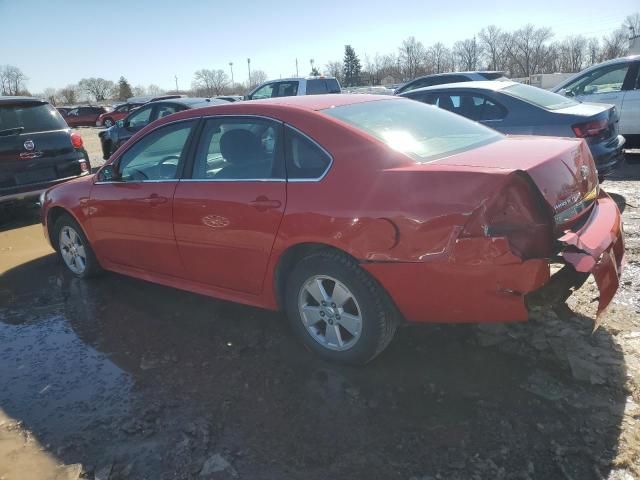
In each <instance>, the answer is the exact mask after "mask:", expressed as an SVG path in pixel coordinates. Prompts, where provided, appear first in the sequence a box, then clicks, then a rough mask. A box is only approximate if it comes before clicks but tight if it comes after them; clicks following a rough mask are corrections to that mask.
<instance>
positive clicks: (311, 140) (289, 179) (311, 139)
mask: <svg viewBox="0 0 640 480" xmlns="http://www.w3.org/2000/svg"><path fill="white" fill-rule="evenodd" d="M284 125H285V127H288V128H290V129H292V130H294V131H295V132H297V133H298V134H300V135H302V136H303V137H304V138H306V139H307V140H309V141H310V142H311V143H313V144H314V145H315V146H316V147H318V148H319V149H320V150H322V151H323V152H324V153H325V155H327V157H329V165H327V168H325V169H324V172H322V175H320V176H319V177H315V178H289V175H288V174H287V182H293V183H309V182H321V181H322V180H323V179H324V177H326V176H327V174H328V173H329V170H331V167H332V166H333V155H331V154H330V153H329V152H328V151H327V149H326V148H324V147H323V146H322V145H320V144H319V143H318V142H316V141H315V140H314V139H313V138H311V137H310V136H309V135H307V134H306V133H304V132H302V131H300V130H299V129H297V128H296V127H294V126H293V125H290V124H288V123H285V124H284ZM285 155H286V149H285ZM285 167H286V158H285Z"/></svg>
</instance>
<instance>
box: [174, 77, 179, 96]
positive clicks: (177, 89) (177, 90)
mask: <svg viewBox="0 0 640 480" xmlns="http://www.w3.org/2000/svg"><path fill="white" fill-rule="evenodd" d="M173 78H175V79H176V93H178V92H179V91H180V89H179V88H178V76H177V75H174V76H173Z"/></svg>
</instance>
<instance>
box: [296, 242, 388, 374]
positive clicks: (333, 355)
mask: <svg viewBox="0 0 640 480" xmlns="http://www.w3.org/2000/svg"><path fill="white" fill-rule="evenodd" d="M317 275H320V276H328V277H332V278H333V279H336V280H337V281H339V282H340V283H342V284H343V285H344V286H345V287H347V288H348V290H349V291H350V293H352V294H353V298H354V299H355V300H356V301H357V305H358V307H359V310H360V312H359V313H360V318H361V332H360V334H359V337H358V338H357V340H355V343H354V344H353V345H352V346H351V347H350V348H349V349H347V350H341V351H338V350H332V349H330V348H328V347H326V346H324V345H323V344H321V343H320V342H319V341H317V340H316V339H315V338H314V337H313V336H312V334H311V333H310V332H309V331H308V329H307V326H306V325H305V323H304V320H303V318H302V314H301V312H300V309H299V307H298V300H299V298H300V295H301V291H302V289H303V288H304V287H305V285H306V284H307V282H308V281H309V279H311V278H313V277H314V276H317ZM285 308H286V312H287V317H288V318H289V321H290V322H291V326H292V328H293V331H294V332H295V334H296V335H297V336H298V337H299V338H300V339H301V340H302V341H303V342H304V344H305V345H306V346H307V347H308V348H309V349H311V350H312V351H314V352H315V353H317V354H318V355H320V356H321V357H323V358H325V359H327V360H330V361H333V362H338V363H343V364H349V365H363V364H365V363H367V362H369V361H371V360H373V359H374V358H375V357H376V356H377V355H379V354H380V353H381V352H382V351H383V350H384V349H385V348H386V347H387V345H389V342H390V341H391V339H392V338H393V335H394V334H395V331H396V327H397V325H398V318H399V314H398V312H397V310H396V308H395V306H394V305H393V304H392V302H391V300H390V299H389V297H388V295H387V293H386V292H385V291H384V289H383V288H382V287H381V286H380V285H379V284H378V283H377V282H376V281H375V280H374V279H373V278H372V277H371V276H370V275H369V274H368V273H367V272H365V271H364V270H363V269H361V268H360V267H359V265H358V264H357V263H356V262H355V261H353V260H352V259H351V258H350V257H348V256H347V255H344V254H342V253H340V252H336V251H333V250H325V251H320V252H318V253H314V254H311V255H309V256H307V257H305V258H303V259H302V260H300V262H298V264H297V265H296V266H295V267H294V269H293V271H292V272H291V274H290V275H289V277H288V278H287V283H286V290H285ZM319 325H322V323H320V324H319Z"/></svg>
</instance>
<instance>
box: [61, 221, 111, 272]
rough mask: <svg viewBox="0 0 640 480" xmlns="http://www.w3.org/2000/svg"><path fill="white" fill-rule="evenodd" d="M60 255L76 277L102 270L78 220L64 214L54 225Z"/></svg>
mask: <svg viewBox="0 0 640 480" xmlns="http://www.w3.org/2000/svg"><path fill="white" fill-rule="evenodd" d="M53 235H54V237H53V238H54V239H55V241H56V245H57V250H58V255H60V259H61V260H62V262H63V263H64V264H65V266H66V267H67V269H69V271H70V272H71V273H72V274H74V275H75V276H76V277H80V278H87V277H91V276H94V275H96V274H97V273H99V272H100V270H101V269H100V265H99V263H98V260H97V259H96V256H95V254H94V253H93V249H92V248H91V245H90V244H89V241H88V240H87V237H85V235H84V233H83V232H82V229H81V228H80V226H79V225H78V224H77V223H76V221H75V220H74V219H73V218H71V217H70V216H69V215H63V216H62V217H60V218H59V219H58V220H56V223H55V224H54V226H53Z"/></svg>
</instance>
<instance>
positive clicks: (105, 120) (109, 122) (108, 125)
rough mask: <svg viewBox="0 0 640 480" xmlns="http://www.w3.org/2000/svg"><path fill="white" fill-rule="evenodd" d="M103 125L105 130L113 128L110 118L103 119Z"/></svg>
mask: <svg viewBox="0 0 640 480" xmlns="http://www.w3.org/2000/svg"><path fill="white" fill-rule="evenodd" d="M103 125H104V126H105V127H107V128H109V127H113V119H111V118H105V119H104V122H103Z"/></svg>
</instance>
